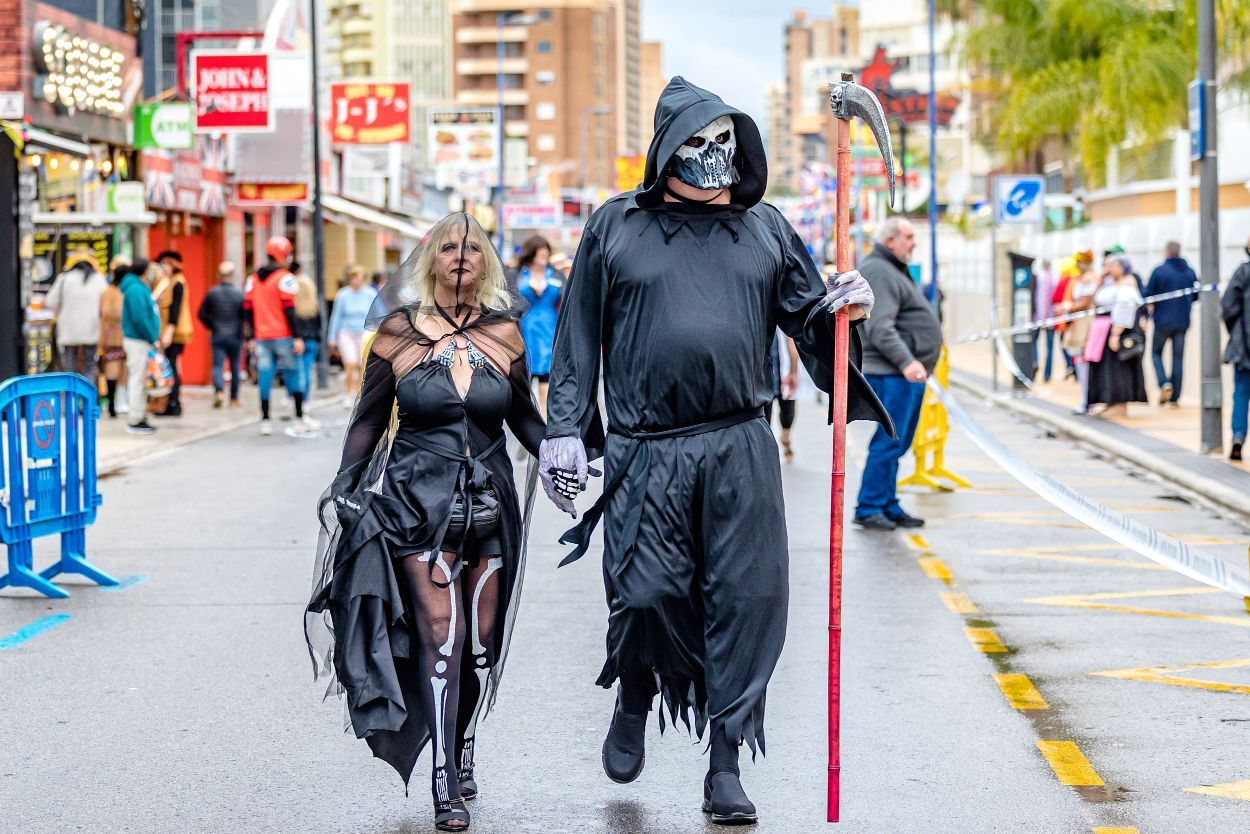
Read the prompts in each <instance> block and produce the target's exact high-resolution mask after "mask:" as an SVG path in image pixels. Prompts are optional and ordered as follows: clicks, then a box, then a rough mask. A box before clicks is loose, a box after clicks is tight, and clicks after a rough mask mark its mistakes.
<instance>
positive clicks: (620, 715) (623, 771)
mask: <svg viewBox="0 0 1250 834" xmlns="http://www.w3.org/2000/svg"><path fill="white" fill-rule="evenodd" d="M646 739H647V716H646V715H629V714H628V713H624V712H621V708H620V706H619V705H618V706H617V708H616V711H615V712H614V713H613V714H612V726H611V727H609V728H608V735H607V738H605V739H604V740H603V772H604V773H606V774H608V778H609V779H611V780H612V781H613V782H618V783H620V784H622V785H624V784H627V783H629V782H632V781H634V780H635V779H637V778H638V775H639V774H640V773H642V766H643V765H644V764H646V762H647V754H646Z"/></svg>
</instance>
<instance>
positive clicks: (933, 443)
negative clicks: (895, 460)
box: [898, 348, 972, 492]
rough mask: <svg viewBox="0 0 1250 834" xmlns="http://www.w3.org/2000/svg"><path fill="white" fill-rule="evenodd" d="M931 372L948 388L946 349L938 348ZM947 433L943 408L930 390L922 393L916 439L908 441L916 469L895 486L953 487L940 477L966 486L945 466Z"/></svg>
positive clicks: (965, 483)
mask: <svg viewBox="0 0 1250 834" xmlns="http://www.w3.org/2000/svg"><path fill="white" fill-rule="evenodd" d="M933 375H934V377H935V378H936V379H937V381H938V382H939V383H940V384H941V386H942V387H943V388H948V387H950V361H949V360H948V359H947V357H946V348H942V357H941V358H940V359H939V360H938V364H937V367H936V368H934V369H933ZM948 434H950V421H949V419H948V418H947V416H946V409H945V408H943V407H942V403H941V402H940V401H939V400H938V398H937V395H936V394H934V393H933V392H932V391H930V390H927V389H926V390H925V392H924V405H922V406H921V407H920V423H919V425H918V426H917V427H916V439H915V441H914V442H913V443H912V452H914V453H915V455H916V472H915V474H913V475H912V476H910V477H908V478H904V479H902V480H901V481H899V482H898V485H899V486H911V485H915V486H923V487H928V488H930V489H937V490H942V491H944V492H949V491H950V490H951V489H953V487H951V486H948V485H947V484H944V483H942V481H939V480H938V479H939V478H942V479H944V480H946V481H950V482H951V483H953V484H955V485H956V486H961V487H970V486H972V484H970V483H968V481H966V480H965V479H963V478H961V477H959V476H958V475H956V474H955V473H954V472H951V471H950V470H949V469H947V468H946V457H945V456H946V452H945V447H946V435H948ZM929 455H933V463H932V465H930V464H929Z"/></svg>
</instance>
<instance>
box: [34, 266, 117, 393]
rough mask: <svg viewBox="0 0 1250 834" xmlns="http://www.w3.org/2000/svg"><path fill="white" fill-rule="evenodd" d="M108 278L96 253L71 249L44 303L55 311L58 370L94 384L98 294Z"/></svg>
mask: <svg viewBox="0 0 1250 834" xmlns="http://www.w3.org/2000/svg"><path fill="white" fill-rule="evenodd" d="M106 289H108V281H107V280H105V278H104V276H103V275H101V274H100V270H99V266H98V264H97V262H96V259H95V255H94V254H93V253H92V252H91V251H90V250H87V249H82V250H78V251H76V252H73V253H72V254H71V255H70V256H69V257H68V258H67V259H66V263H65V271H64V272H62V273H61V274H60V275H58V276H56V281H55V282H54V283H53V284H52V289H51V290H49V291H48V295H47V297H46V298H45V299H44V301H43V306H44V307H47V308H48V309H49V310H51V311H52V312H54V313H56V344H57V347H58V348H60V359H61V370H62V371H67V372H69V373H72V374H80V375H81V376H85V377H86V378H87V379H89V380H90V381H91V384H92V385H95V384H96V374H97V356H98V354H99V351H100V298H101V297H102V296H103V295H104V291H105V290H106Z"/></svg>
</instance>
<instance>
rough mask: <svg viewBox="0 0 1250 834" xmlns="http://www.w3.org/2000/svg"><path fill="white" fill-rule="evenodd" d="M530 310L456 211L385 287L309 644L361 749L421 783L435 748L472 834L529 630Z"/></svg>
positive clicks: (330, 501) (437, 793)
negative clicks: (478, 766)
mask: <svg viewBox="0 0 1250 834" xmlns="http://www.w3.org/2000/svg"><path fill="white" fill-rule="evenodd" d="M519 318H520V311H519V310H518V309H517V305H516V300H515V299H514V297H513V296H512V295H511V294H510V293H509V292H508V289H507V285H506V283H505V278H504V272H503V265H502V264H501V263H500V261H499V258H498V257H497V256H496V254H495V252H494V249H493V248H492V247H491V243H490V239H489V237H488V236H487V235H486V233H485V232H484V231H483V230H482V227H481V226H479V225H478V223H477V221H476V220H474V219H473V218H472V217H470V216H468V215H466V214H459V213H457V214H452V215H449V216H448V217H446V218H444V219H443V220H441V221H439V223H438V224H436V225H435V226H434V228H433V229H432V230H431V231H430V233H429V235H428V236H427V238H426V240H425V241H424V242H423V245H422V246H421V247H420V248H418V250H417V251H416V252H414V253H413V254H412V256H410V257H409V258H408V260H407V261H406V262H405V263H404V264H403V266H401V267H400V269H399V271H398V272H397V273H396V274H395V276H393V277H392V279H391V280H390V282H388V283H387V285H386V287H385V289H384V290H383V291H382V292H381V293H380V294H379V295H378V298H377V299H376V301H375V302H374V304H373V307H372V309H371V310H370V313H369V316H368V317H367V319H366V326H367V327H368V328H369V329H370V330H372V331H374V336H373V340H372V342H371V343H370V346H369V349H368V352H367V354H366V356H365V365H364V380H363V382H362V385H361V391H360V397H359V399H358V400H357V404H356V407H355V410H354V412H353V414H352V417H351V420H350V423H349V426H348V429H347V434H346V438H345V440H344V443H343V457H342V463H341V465H340V469H339V473H338V476H337V477H336V478H335V479H334V483H333V484H331V486H330V488H329V490H327V492H326V493H325V494H324V495H323V496H322V500H321V505H320V506H321V522H322V527H323V535H322V536H321V539H320V543H319V547H318V550H319V553H318V566H317V573H316V582H315V587H314V593H313V598H312V601H311V602H310V603H309V606H308V614H307V617H306V635H307V638H308V643H309V649H310V651H311V653H312V656H313V662H314V666H315V669H316V671H317V672H318V674H322V673H324V674H327V675H329V676H330V677H331V684H330V690H329V692H334V693H340V694H341V693H345V694H346V695H347V705H348V715H349V717H350V721H351V726H352V729H354V730H355V732H356V735H357V737H359V738H364V739H365V740H366V741H367V742H368V744H369V746H370V748H372V750H373V753H374V755H375V756H377V757H379V758H381V759H383V760H385V761H386V762H388V763H389V764H391V765H392V766H393V767H394V768H395V769H396V770H397V771H398V772H399V774H400V776H401V777H402V778H403V779H404V782H405V784H407V782H408V781H409V779H410V777H411V774H412V769H413V767H414V765H415V764H416V760H417V756H418V755H419V753H420V752H421V750H422V748H423V747H424V746H425V744H426V742H427V741H431V740H432V741H433V742H434V744H433V773H432V777H431V787H432V793H433V798H434V812H435V825H436V827H437V828H438V829H439V830H440V831H463V830H464V829H466V828H468V825H469V814H468V812H467V811H466V810H465V806H464V800H467V799H472V798H474V797H475V796H476V795H477V783H476V781H475V779H474V772H473V770H474V761H473V755H474V738H475V736H476V728H477V721H478V719H479V718H480V717H481V716H482V714H483V712H484V711H485V710H487V709H489V706H490V703H491V702H492V701H493V699H494V694H495V690H496V687H497V686H498V683H499V677H500V674H501V671H502V667H503V660H504V656H505V653H506V651H507V645H508V639H509V636H510V634H511V631H512V625H513V622H514V618H515V616H516V607H517V600H518V597H519V593H520V588H521V576H522V573H523V570H524V561H525V537H526V527H527V524H528V519H529V510H530V506H531V500H532V495H533V485H534V482H535V477H534V476H535V471H536V470H535V467H534V465H533V464H532V462H531V466H530V469H529V473H528V477H527V479H526V482H525V484H524V488H523V489H522V490H518V489H517V485H516V484H515V483H514V481H513V469H512V463H511V461H510V460H509V456H508V452H507V449H506V447H505V435H504V426H505V424H506V425H507V426H508V428H510V429H511V430H512V432H513V434H515V435H516V437H517V438H518V439H519V440H520V442H521V444H522V445H523V446H524V447H525V448H526V449H527V450H528V451H529V452H530V453H531V455H537V453H538V446H539V443H540V442H541V441H542V438H543V435H544V433H545V430H546V427H545V425H544V423H543V420H542V418H541V417H540V416H539V413H538V410H537V407H536V405H535V403H534V401H533V399H532V397H531V395H530V389H529V382H530V376H529V369H528V367H527V362H526V355H525V343H524V341H523V340H522V338H521V332H520V329H519V327H518V323H517V322H518V320H519Z"/></svg>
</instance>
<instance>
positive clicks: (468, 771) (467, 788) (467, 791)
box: [457, 738, 477, 802]
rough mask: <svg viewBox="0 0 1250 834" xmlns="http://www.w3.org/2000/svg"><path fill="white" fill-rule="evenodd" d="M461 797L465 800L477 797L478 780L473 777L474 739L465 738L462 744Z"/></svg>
mask: <svg viewBox="0 0 1250 834" xmlns="http://www.w3.org/2000/svg"><path fill="white" fill-rule="evenodd" d="M457 773H458V775H459V778H460V798H461V799H463V800H464V801H465V802H472V801H473V800H475V799H477V780H476V779H474V778H473V739H471V738H470V739H465V740H464V742H463V743H462V744H461V745H460V767H459V768H458V770H457Z"/></svg>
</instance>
